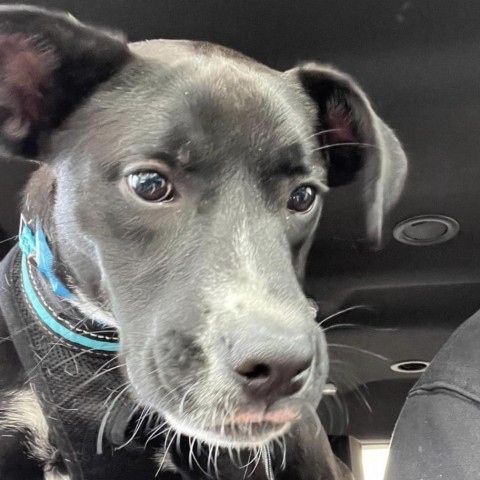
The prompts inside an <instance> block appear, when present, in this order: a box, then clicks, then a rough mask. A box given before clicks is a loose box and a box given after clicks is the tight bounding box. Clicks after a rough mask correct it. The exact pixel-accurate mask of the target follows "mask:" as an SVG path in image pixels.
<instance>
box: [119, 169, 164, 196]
mask: <svg viewBox="0 0 480 480" xmlns="http://www.w3.org/2000/svg"><path fill="white" fill-rule="evenodd" d="M127 180H128V185H129V186H130V188H131V189H132V191H133V192H134V193H135V194H136V195H138V196H139V197H140V198H142V199H143V200H145V201H147V202H167V201H169V200H171V199H172V197H173V186H172V184H171V183H170V182H169V181H168V179H167V178H166V177H164V176H163V175H161V174H160V173H158V172H155V171H145V172H136V173H132V174H130V175H129V176H128V177H127Z"/></svg>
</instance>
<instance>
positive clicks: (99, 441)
mask: <svg viewBox="0 0 480 480" xmlns="http://www.w3.org/2000/svg"><path fill="white" fill-rule="evenodd" d="M129 386H130V384H129V382H127V385H126V386H125V387H124V388H123V389H122V390H121V391H120V393H119V394H118V395H117V396H116V397H115V399H114V400H113V401H112V403H111V404H110V406H109V407H108V408H107V411H106V412H105V414H104V415H103V417H102V421H101V422H100V428H99V429H98V435H97V455H101V454H102V453H103V436H104V433H105V428H106V425H107V420H108V417H109V416H110V414H111V413H112V410H113V407H114V406H115V404H116V403H117V401H118V400H119V399H120V398H121V396H122V395H123V394H124V393H125V392H126V391H127V390H128V388H129Z"/></svg>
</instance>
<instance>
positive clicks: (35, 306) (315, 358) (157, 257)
mask: <svg viewBox="0 0 480 480" xmlns="http://www.w3.org/2000/svg"><path fill="white" fill-rule="evenodd" d="M0 149H1V150H0V156H3V157H9V158H11V159H17V160H18V161H24V160H25V159H27V158H29V159H32V158H33V159H36V160H38V161H40V162H42V163H43V166H42V167H41V168H40V169H39V170H38V171H37V172H36V173H35V174H34V175H33V177H32V179H31V180H30V182H29V185H28V187H27V189H26V192H25V196H24V207H23V220H22V228H21V232H20V248H18V247H15V248H14V249H13V250H12V251H11V253H10V254H9V256H8V257H7V258H6V259H5V261H4V262H3V265H2V268H3V272H2V276H1V278H2V282H3V283H2V285H1V296H0V299H1V303H0V305H1V309H2V315H0V335H1V336H2V337H4V338H5V340H4V342H3V343H2V344H1V346H0V478H1V479H2V480H7V479H15V480H27V479H28V480H35V479H44V478H45V479H54V478H55V479H58V478H69V479H75V480H77V479H85V480H96V479H98V480H101V479H107V478H115V479H133V478H142V479H143V478H144V479H147V478H154V477H155V475H159V477H160V478H163V479H168V478H172V479H173V478H185V479H197V478H198V479H200V478H208V477H209V476H210V477H213V478H215V477H218V478H223V479H229V480H231V479H241V478H247V477H248V476H249V475H250V478H257V479H261V478H268V479H271V478H276V479H301V480H306V479H312V480H313V479H319V478H322V479H340V478H344V477H345V478H348V476H349V474H348V472H346V469H345V468H344V467H343V466H342V465H341V464H340V463H338V462H337V461H336V460H335V458H334V457H333V454H332V453H331V450H330V449H329V446H328V442H327V440H326V437H325V434H324V432H323V431H322V430H321V429H320V430H319V428H320V427H319V428H317V426H318V419H317V418H316V416H315V409H316V407H317V405H318V402H319V401H320V397H321V391H322V387H323V385H324V382H325V378H326V375H327V369H328V359H327V355H326V345H325V339H324V336H323V333H322V331H321V330H320V329H319V328H318V327H317V325H316V323H315V314H316V312H315V308H313V307H312V304H311V303H310V302H309V301H308V299H307V298H306V297H305V295H304V293H303V292H302V288H301V281H302V276H303V271H304V266H305V260H306V256H307V252H308V250H309V246H310V244H311V242H312V238H313V235H314V232H315V227H316V225H317V222H318V219H319V216H320V211H321V208H322V199H323V196H324V193H325V192H326V191H327V189H328V187H334V186H337V185H343V184H345V183H348V182H350V181H352V180H353V179H354V177H355V176H356V174H357V172H359V171H361V173H360V174H361V175H362V181H364V182H365V201H366V202H367V205H368V212H369V213H368V225H369V232H370V234H371V237H372V239H373V241H374V243H375V244H378V243H379V241H380V238H381V232H382V222H383V219H384V216H385V213H386V212H387V211H388V210H389V208H390V207H391V205H392V203H393V202H394V201H395V200H396V199H397V197H398V195H399V193H400V190H401V188H402V185H403V181H404V177H405V172H406V167H405V157H404V154H403V151H402V149H401V147H400V145H399V143H398V141H397V139H396V138H395V136H394V135H393V133H392V132H391V131H390V130H389V129H388V127H386V126H385V125H384V124H383V123H382V122H381V120H380V119H379V118H378V117H377V116H376V115H375V113H374V112H373V111H372V108H371V106H370V104H369V102H368V100H367V99H366V97H365V95H364V94H363V93H362V91H361V90H360V89H359V87H358V86H357V85H356V84H355V83H354V82H353V81H352V80H350V79H349V78H348V77H347V76H345V75H343V74H341V73H339V72H337V71H335V70H333V69H331V68H327V67H324V66H321V65H318V64H306V65H303V66H301V67H298V68H294V69H292V70H290V71H287V72H277V71H274V70H271V69H269V68H267V67H265V66H263V65H260V64H258V63H256V62H254V61H253V60H251V59H249V58H246V57H244V56H242V55H240V54H238V53H236V52H234V51H231V50H228V49H225V48H221V47H218V46H214V45H209V44H205V43H196V42H187V41H152V42H145V43H140V44H134V45H128V44H127V43H126V42H125V40H124V39H123V37H122V36H121V35H118V34H115V33H110V32H106V31H102V30H97V29H93V28H90V27H87V26H85V25H83V24H81V23H79V22H78V21H76V20H75V19H73V18H71V17H68V16H66V15H63V14H57V13H51V12H46V11H43V10H40V9H36V8H29V7H15V8H9V7H3V8H0ZM2 316H3V317H4V319H5V320H4V321H3V320H2V318H1V317H2Z"/></svg>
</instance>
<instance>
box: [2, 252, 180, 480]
mask: <svg viewBox="0 0 480 480" xmlns="http://www.w3.org/2000/svg"><path fill="white" fill-rule="evenodd" d="M22 250H23V254H22V252H21V250H20V248H19V247H18V246H16V247H14V248H13V250H12V251H11V252H10V253H9V254H8V255H7V257H6V258H5V259H4V260H3V261H2V263H1V270H2V272H1V273H2V276H1V280H0V283H1V285H0V305H1V311H0V317H1V316H2V312H3V316H4V319H5V321H6V324H7V326H8V329H9V332H10V334H11V338H12V339H13V342H14V345H15V348H16V350H17V352H18V355H19V357H20V360H21V362H22V365H23V368H24V370H25V372H26V377H27V378H26V379H27V381H28V382H29V383H30V385H31V386H32V388H33V389H34V391H35V393H36V395H37V397H38V400H39V402H40V404H41V407H42V410H43V411H44V413H45V417H46V420H47V423H48V426H49V432H50V435H51V439H50V441H51V442H52V444H53V445H54V446H55V447H56V448H57V449H58V451H59V454H60V455H61V457H62V459H63V461H64V463H65V467H66V469H67V471H68V474H69V475H70V478H71V480H97V479H98V480H100V479H107V478H114V479H118V480H132V479H137V478H138V479H142V480H143V479H150V478H151V479H153V478H155V476H156V475H157V474H158V473H159V472H158V470H159V465H158V461H155V460H154V455H155V454H156V453H157V452H158V449H159V448H161V446H163V439H162V438H160V437H157V438H154V439H152V440H151V441H150V442H148V443H147V445H146V446H145V443H146V440H147V437H146V435H148V434H149V431H148V429H147V427H146V425H140V427H139V428H138V429H137V426H138V425H137V424H138V417H137V413H138V412H137V411H136V410H137V407H136V406H135V404H134V403H133V402H132V401H130V400H129V399H128V396H127V395H126V390H125V388H126V384H125V379H124V377H122V375H121V372H120V367H119V363H118V359H117V357H116V350H117V348H116V347H117V345H118V333H117V332H116V331H115V330H112V329H111V328H110V329H109V328H108V327H105V326H102V325H99V324H98V323H96V322H94V321H92V320H90V319H84V316H83V315H82V314H81V313H80V312H79V311H78V310H76V309H75V308H74V307H72V305H71V303H70V302H66V301H65V300H64V299H62V298H61V297H59V296H58V295H57V294H56V293H54V292H52V288H51V285H50V282H49V279H48V278H47V277H46V276H45V275H44V274H43V273H42V272H41V271H40V269H39V268H38V266H37V265H36V264H35V260H34V257H33V256H32V255H30V256H29V255H28V254H26V253H25V249H24V248H22ZM45 312H46V313H47V314H48V317H49V318H50V319H53V320H54V321H55V323H54V324H51V325H48V324H46V322H45V318H43V316H44V314H45ZM0 320H1V318H0ZM59 328H60V330H59ZM55 330H56V331H55ZM59 331H60V333H59ZM66 332H71V335H70V336H69V335H68V334H67V335H65V333H66ZM80 338H82V339H83V340H85V341H82V343H83V345H82V344H79V343H78V340H79V339H80ZM92 342H97V343H92ZM89 344H91V345H96V346H100V347H102V348H98V349H97V348H89V347H88V345H89ZM132 425H133V426H132ZM157 478H158V477H157ZM159 478H162V479H163V478H172V479H173V478H179V477H177V476H170V474H164V473H162V474H161V475H160V476H159Z"/></svg>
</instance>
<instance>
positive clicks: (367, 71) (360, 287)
mask: <svg viewBox="0 0 480 480" xmlns="http://www.w3.org/2000/svg"><path fill="white" fill-rule="evenodd" d="M2 3H5V4H18V3H19V2H12V1H10V2H9V1H5V0H4V1H3V2H2ZM21 3H32V4H35V5H40V6H44V7H49V8H54V9H60V10H64V11H68V12H71V13H72V14H73V15H74V16H75V17H77V18H78V19H79V20H82V21H85V22H88V23H91V24H94V25H99V26H107V27H111V28H113V29H118V30H121V31H124V32H126V34H127V36H128V39H129V40H130V41H137V40H143V39H153V38H172V39H173V38H175V39H179V38H185V39H195V40H204V41H209V42H215V43H219V44H222V45H225V46H227V47H231V48H234V49H236V50H239V51H240V52H242V53H244V54H246V55H248V56H250V57H253V58H255V59H257V60H259V61H261V62H264V63H266V64H267V65H269V66H271V67H274V68H276V69H280V70H282V69H287V68H290V66H291V65H294V64H297V63H299V62H301V61H304V60H318V61H321V62H324V63H326V64H331V65H334V66H336V67H338V68H339V69H341V70H343V71H345V72H347V73H349V74H350V75H352V76H353V77H354V78H355V79H356V80H357V81H358V82H359V84H360V85H362V87H363V88H364V89H365V91H366V92H367V94H368V95H369V97H370V98H371V100H372V103H373V105H374V107H375V109H376V111H377V112H378V113H379V115H380V116H381V117H382V118H383V119H385V121H386V122H387V123H388V124H389V125H390V126H391V127H392V128H393V129H394V131H395V132H396V134H397V135H398V137H399V138H400V140H401V142H402V144H403V146H404V148H405V151H406V153H407V156H408V159H409V173H408V178H407V182H406V187H405V190H404V193H403V195H402V198H401V200H400V202H399V203H398V205H397V206H396V207H395V209H394V211H393V213H392V214H391V216H390V218H389V221H388V228H387V229H386V234H385V245H384V247H383V248H382V249H380V250H378V251H374V250H372V249H370V248H369V247H368V245H367V244H366V243H365V238H366V232H365V220H364V218H365V215H364V212H363V208H362V205H361V204H360V203H359V202H358V201H357V200H356V199H357V198H358V196H357V195H356V189H359V188H360V186H359V185H358V184H356V183H354V184H352V185H349V186H346V187H341V188H338V189H334V190H333V191H331V192H330V193H329V194H328V196H327V200H326V205H325V207H324V212H323V216H322V219H321V222H320V225H319V226H318V230H317V234H316V238H315V241H314V244H313V247H312V250H311V253H310V257H309V260H308V265H307V277H306V284H305V288H306V290H307V292H308V294H309V295H310V296H311V297H312V298H314V299H315V300H316V301H317V302H318V304H319V306H320V311H319V316H318V321H319V322H322V326H323V328H324V330H325V332H326V335H327V339H328V343H329V354H330V376H329V380H328V384H327V386H326V388H325V391H324V399H323V401H322V403H321V406H320V409H319V414H320V417H321V419H322V423H323V425H324V426H325V429H326V430H327V433H328V435H329V436H330V440H331V442H332V445H333V448H334V451H335V452H336V454H337V455H338V456H339V457H340V458H342V459H343V460H344V461H345V462H346V463H347V464H348V465H349V466H350V467H351V468H352V469H353V472H354V474H355V475H356V478H357V479H359V480H362V479H364V480H377V479H380V478H382V477H381V474H378V475H379V476H375V473H371V474H369V473H368V471H367V468H366V467H365V469H364V466H362V454H363V455H367V453H366V452H367V450H368V449H369V448H370V449H373V450H375V449H378V450H379V451H380V450H382V452H385V450H386V448H387V447H388V443H389V441H390V439H391V436H392V432H393V429H394V427H395V422H396V420H397V418H398V416H399V414H400V411H401V408H402V405H403V404H404V402H405V399H406V396H407V393H408V391H409V389H410V388H411V387H412V386H413V385H414V383H415V381H416V380H417V379H418V377H419V375H420V374H421V372H422V371H423V370H424V369H425V368H426V366H427V365H428V363H429V362H430V361H431V360H432V358H433V357H434V356H435V354H436V352H437V351H438V350H439V348H440V347H441V346H442V345H443V344H444V343H445V341H446V340H447V339H448V338H449V336H450V335H451V334H452V332H453V331H454V330H455V329H456V327H458V326H459V325H460V324H461V323H462V322H464V321H465V320H466V319H467V318H468V317H469V316H471V315H472V314H473V313H475V312H476V311H477V310H478V309H479V307H480V295H479V293H480V255H478V254H477V248H478V245H480V222H478V218H477V214H478V208H479V204H480V203H479V201H480V196H479V195H480V189H479V188H478V186H477V182H478V181H479V179H480V162H478V161H477V159H476V155H478V154H479V153H480V136H479V135H478V130H477V129H479V128H480V95H478V78H480V62H479V61H478V52H479V50H478V45H479V44H480V29H479V28H478V25H479V24H480V5H479V4H477V2H472V1H469V0H457V1H456V2H454V3H453V2H447V1H443V0H441V1H440V0H384V1H379V0H361V1H359V0H297V1H288V0H262V1H258V0H242V1H233V0H230V1H227V0H195V1H192V0H135V1H131V0H102V1H92V0H83V1H81V2H79V1H74V0H43V1H35V2H33V1H31V2H27V1H24V2H21ZM36 167H37V165H36V164H35V163H20V162H12V161H9V159H8V158H4V159H2V163H1V167H0V259H1V258H3V256H4V255H5V254H6V253H7V251H8V249H9V248H10V247H11V246H12V245H13V244H14V243H15V241H16V235H17V230H18V223H19V198H20V192H21V190H22V186H23V185H24V184H25V182H26V180H27V178H28V175H29V173H30V172H32V171H33V169H35V168H36ZM362 452H363V453H362ZM372 472H373V470H372Z"/></svg>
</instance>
